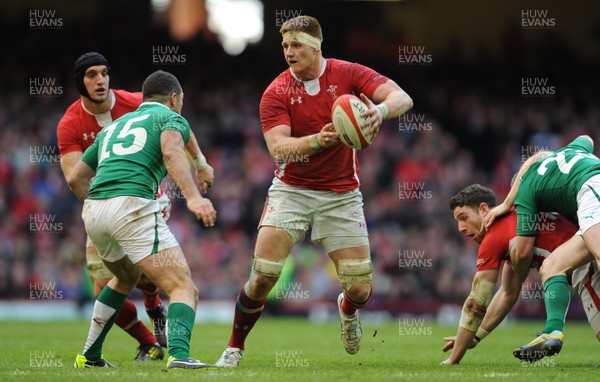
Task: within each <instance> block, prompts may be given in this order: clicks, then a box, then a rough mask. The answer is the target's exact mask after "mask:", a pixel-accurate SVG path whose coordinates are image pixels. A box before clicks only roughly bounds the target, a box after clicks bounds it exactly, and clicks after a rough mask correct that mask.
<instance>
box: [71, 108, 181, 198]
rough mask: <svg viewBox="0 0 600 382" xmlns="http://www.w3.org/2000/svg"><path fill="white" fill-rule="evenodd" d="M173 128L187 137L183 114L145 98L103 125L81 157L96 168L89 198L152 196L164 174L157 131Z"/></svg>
mask: <svg viewBox="0 0 600 382" xmlns="http://www.w3.org/2000/svg"><path fill="white" fill-rule="evenodd" d="M165 130H176V131H179V132H180V133H181V135H182V136H183V141H184V142H187V141H188V140H189V139H190V125H189V123H188V122H187V120H186V119H185V118H183V117H182V116H181V115H179V114H177V113H176V112H174V111H172V110H170V109H169V108H168V107H167V106H166V105H163V104H161V103H158V102H144V103H142V104H141V105H140V107H138V109H137V110H136V111H133V112H131V113H127V114H125V115H123V116H122V117H121V118H119V119H117V120H115V121H114V122H113V123H111V124H109V125H107V126H105V127H104V128H103V129H102V130H101V131H100V132H99V133H98V136H97V137H96V140H95V141H94V143H93V144H92V145H91V146H90V147H89V148H88V149H87V150H86V151H85V153H84V154H83V157H82V158H81V160H82V161H84V162H85V163H86V164H87V165H88V166H90V167H91V168H92V169H94V170H96V177H95V178H94V180H93V182H92V185H91V186H90V192H89V194H88V198H90V199H108V198H112V197H115V196H139V197H142V198H146V199H154V198H155V195H156V192H157V191H158V187H159V185H160V182H161V181H162V179H163V178H164V177H165V175H166V174H167V170H166V167H165V163H164V161H163V154H162V150H161V146H160V134H161V132H163V131H165Z"/></svg>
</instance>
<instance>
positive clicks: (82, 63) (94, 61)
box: [74, 52, 110, 98]
mask: <svg viewBox="0 0 600 382" xmlns="http://www.w3.org/2000/svg"><path fill="white" fill-rule="evenodd" d="M98 65H104V66H106V67H107V68H108V70H109V71H110V65H108V60H107V59H106V58H104V56H103V55H101V54H100V53H98V52H88V53H84V54H82V55H81V56H79V58H78V59H77V61H75V76H74V77H75V85H76V86H77V90H79V94H81V95H82V96H85V97H88V98H90V94H89V93H88V91H87V89H86V88H85V85H84V84H83V77H85V72H86V70H88V68H89V67H91V66H98Z"/></svg>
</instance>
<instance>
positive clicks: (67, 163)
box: [60, 151, 83, 180]
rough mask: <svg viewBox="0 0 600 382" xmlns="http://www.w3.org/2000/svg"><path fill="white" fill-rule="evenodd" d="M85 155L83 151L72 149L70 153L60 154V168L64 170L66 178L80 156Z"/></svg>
mask: <svg viewBox="0 0 600 382" xmlns="http://www.w3.org/2000/svg"><path fill="white" fill-rule="evenodd" d="M82 156H83V152H81V151H71V152H70V153H68V154H65V155H61V156H60V168H61V170H62V172H63V175H64V177H65V180H66V179H67V176H68V175H69V174H70V173H71V171H73V169H74V168H75V165H76V164H77V162H78V161H79V158H81V157H82Z"/></svg>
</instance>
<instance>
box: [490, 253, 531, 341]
mask: <svg viewBox="0 0 600 382" xmlns="http://www.w3.org/2000/svg"><path fill="white" fill-rule="evenodd" d="M528 273H529V272H528ZM528 273H527V274H528ZM527 274H525V275H523V274H519V273H517V272H515V271H514V269H513V268H512V267H511V266H510V264H508V263H506V264H505V265H504V267H503V268H502V284H501V285H500V288H499V289H498V291H497V292H496V294H494V298H492V302H491V303H490V305H489V306H488V309H487V312H486V314H485V317H484V318H483V321H482V322H481V326H480V328H481V329H483V330H484V331H485V333H486V335H487V334H489V333H490V332H492V330H494V329H496V328H497V327H498V325H500V323H501V322H502V321H503V320H504V318H505V317H506V316H507V315H508V313H509V312H510V311H511V310H512V308H513V307H514V305H515V304H516V303H517V301H519V293H520V292H521V286H522V285H523V281H525V278H526V277H527Z"/></svg>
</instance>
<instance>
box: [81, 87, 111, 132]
mask: <svg viewBox="0 0 600 382" xmlns="http://www.w3.org/2000/svg"><path fill="white" fill-rule="evenodd" d="M109 92H110V93H109V94H110V97H111V98H110V109H109V110H108V111H106V112H104V113H100V114H94V113H92V112H91V111H89V110H88V109H86V108H85V105H84V104H83V101H82V102H81V107H82V108H83V110H84V111H85V112H86V113H88V114H89V115H93V116H94V118H96V122H97V123H98V126H100V127H104V126H106V125H108V124H109V123H111V122H112V116H111V115H110V111H111V110H112V109H113V107H114V106H115V103H116V102H117V97H116V96H115V93H114V92H113V91H112V89H111V90H109Z"/></svg>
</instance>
